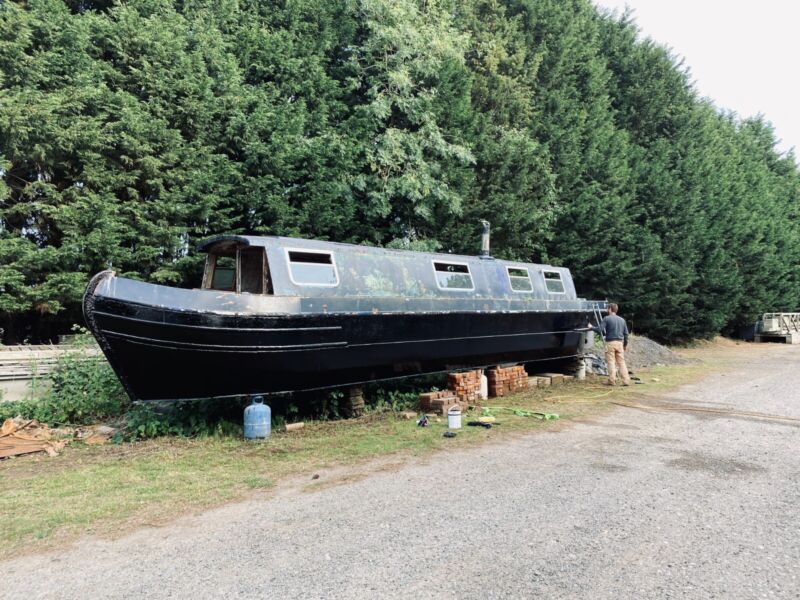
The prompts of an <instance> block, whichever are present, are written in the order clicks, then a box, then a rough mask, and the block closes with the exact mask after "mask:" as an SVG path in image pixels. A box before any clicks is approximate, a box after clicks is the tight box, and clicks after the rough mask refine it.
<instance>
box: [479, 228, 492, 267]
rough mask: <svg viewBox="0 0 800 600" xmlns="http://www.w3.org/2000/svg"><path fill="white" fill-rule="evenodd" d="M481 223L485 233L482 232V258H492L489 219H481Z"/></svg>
mask: <svg viewBox="0 0 800 600" xmlns="http://www.w3.org/2000/svg"><path fill="white" fill-rule="evenodd" d="M481 225H482V226H483V233H481V258H491V257H492V254H491V250H490V249H489V230H490V225H489V221H487V220H485V219H481Z"/></svg>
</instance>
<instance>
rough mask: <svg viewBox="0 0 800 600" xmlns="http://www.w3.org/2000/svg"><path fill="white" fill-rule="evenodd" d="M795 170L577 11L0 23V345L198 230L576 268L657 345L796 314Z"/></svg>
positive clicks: (55, 321)
mask: <svg viewBox="0 0 800 600" xmlns="http://www.w3.org/2000/svg"><path fill="white" fill-rule="evenodd" d="M799 199H800V173H799V172H798V166H797V163H796V161H795V157H794V155H793V154H791V153H789V154H782V153H781V152H779V151H778V150H777V149H776V137H775V133H774V131H773V129H772V127H771V125H770V124H769V122H767V121H766V120H764V119H763V118H750V119H740V118H738V117H736V116H735V115H733V114H729V113H726V112H723V111H720V110H719V109H717V108H716V107H715V106H714V105H713V104H712V103H711V102H710V101H709V100H706V99H702V98H700V97H699V96H698V94H697V92H696V90H695V89H694V87H693V85H692V82H691V77H690V74H689V72H688V70H687V69H686V68H685V67H684V66H683V65H682V64H681V63H680V62H679V61H678V60H676V58H675V57H674V56H673V55H672V54H671V53H670V52H669V51H668V50H667V49H665V48H664V47H661V46H659V45H657V44H655V43H653V42H652V41H650V40H647V39H643V38H642V36H641V35H640V34H639V32H638V30H637V27H636V25H635V23H633V22H632V20H631V18H630V17H629V16H628V15H609V14H603V13H601V12H598V10H597V9H596V8H595V7H594V6H593V5H592V4H591V3H590V2H589V0H325V1H324V2H323V1H321V0H127V1H124V2H114V1H110V0H25V1H22V0H7V1H6V2H4V3H1V4H0V327H2V328H3V329H4V341H5V342H6V343H10V342H13V341H18V340H20V339H23V338H29V339H32V340H37V339H42V338H46V337H48V336H50V335H52V334H53V333H54V332H57V331H63V330H64V329H65V328H68V325H69V324H70V323H71V322H79V321H80V319H81V317H80V310H79V302H80V298H81V295H82V292H83V289H84V286H85V284H86V283H87V281H88V279H89V277H90V276H91V275H92V274H93V273H95V272H97V271H99V270H101V269H104V268H107V267H109V266H111V267H113V268H114V269H116V270H117V271H118V272H120V273H122V274H125V275H126V276H131V277H138V278H142V279H146V280H148V281H153V282H158V283H164V284H169V285H189V286H191V285H193V284H196V281H197V279H198V277H199V261H200V257H199V256H198V255H197V254H196V252H195V250H194V248H195V244H196V242H197V241H198V240H199V239H201V238H204V237H206V236H209V235H212V234H218V233H226V232H227V233H232V232H236V233H261V234H283V235H295V236H306V237H315V238H320V239H330V240H337V241H345V242H355V243H365V244H376V245H388V246H395V247H405V248H425V249H438V250H440V251H445V252H449V251H453V252H464V253H476V252H477V248H478V231H479V225H478V219H480V218H486V219H488V220H490V221H491V222H492V225H493V234H494V236H493V248H494V252H495V254H496V255H497V256H501V257H504V258H514V259H522V260H531V261H537V262H538V261H549V262H551V263H555V264H563V265H565V266H568V267H569V268H570V269H572V272H573V274H574V276H575V277H576V281H577V284H578V287H579V290H580V291H581V293H582V294H583V295H585V296H588V297H600V298H603V297H608V298H612V299H615V300H617V301H619V302H620V303H621V305H622V307H623V312H624V314H625V315H626V316H628V317H629V318H631V319H632V320H633V322H634V323H635V326H636V328H637V329H638V330H639V331H642V332H647V333H649V334H650V335H652V336H655V337H656V338H658V339H661V340H666V341H678V340H685V339H689V338H698V337H708V336H712V335H714V334H716V333H718V332H720V331H728V330H733V329H735V328H736V327H738V326H739V325H741V324H744V323H748V322H752V320H753V319H754V318H755V317H756V316H757V314H758V313H760V312H764V311H768V310H797V309H798V308H800V276H799V273H798V270H799V269H800V266H799V265H800V223H799V221H798V217H799V216H800V215H799V213H800V202H798V200H799Z"/></svg>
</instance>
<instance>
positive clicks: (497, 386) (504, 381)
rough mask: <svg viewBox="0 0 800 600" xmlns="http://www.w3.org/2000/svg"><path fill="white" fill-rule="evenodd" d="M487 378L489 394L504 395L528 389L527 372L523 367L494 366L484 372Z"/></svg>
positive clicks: (492, 395) (493, 395)
mask: <svg viewBox="0 0 800 600" xmlns="http://www.w3.org/2000/svg"><path fill="white" fill-rule="evenodd" d="M486 376H487V378H488V379H489V396H490V397H492V398H496V397H497V396H505V395H507V394H511V393H514V392H519V391H522V390H527V389H528V374H527V373H526V372H525V367H523V366H520V365H518V366H516V367H506V368H502V367H494V368H491V369H489V370H488V371H487V372H486Z"/></svg>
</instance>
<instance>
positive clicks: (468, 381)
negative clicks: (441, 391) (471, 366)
mask: <svg viewBox="0 0 800 600" xmlns="http://www.w3.org/2000/svg"><path fill="white" fill-rule="evenodd" d="M482 375H483V370H481V369H476V370H474V371H464V372H463V373H450V374H449V375H448V376H447V387H448V388H450V389H451V390H453V392H454V393H455V395H456V396H457V397H458V403H459V404H460V405H461V410H462V411H465V410H467V407H469V406H470V405H472V406H475V405H476V404H479V403H480V400H481V376H482Z"/></svg>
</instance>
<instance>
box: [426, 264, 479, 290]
mask: <svg viewBox="0 0 800 600" xmlns="http://www.w3.org/2000/svg"><path fill="white" fill-rule="evenodd" d="M433 269H434V271H435V272H436V285H438V286H439V288H440V289H443V290H472V289H474V287H475V286H473V284H472V275H470V272H469V265H466V264H463V263H445V262H434V263H433Z"/></svg>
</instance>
